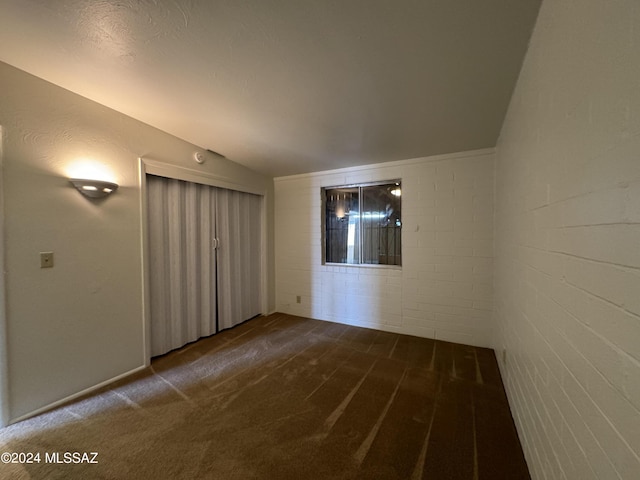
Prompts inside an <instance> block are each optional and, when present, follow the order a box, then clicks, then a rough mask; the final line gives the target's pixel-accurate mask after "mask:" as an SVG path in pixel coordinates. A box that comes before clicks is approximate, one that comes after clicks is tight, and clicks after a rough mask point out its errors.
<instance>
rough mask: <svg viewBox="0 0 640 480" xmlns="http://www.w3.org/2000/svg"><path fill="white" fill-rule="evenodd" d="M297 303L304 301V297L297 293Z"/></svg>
mask: <svg viewBox="0 0 640 480" xmlns="http://www.w3.org/2000/svg"><path fill="white" fill-rule="evenodd" d="M296 303H302V297H301V296H300V295H296Z"/></svg>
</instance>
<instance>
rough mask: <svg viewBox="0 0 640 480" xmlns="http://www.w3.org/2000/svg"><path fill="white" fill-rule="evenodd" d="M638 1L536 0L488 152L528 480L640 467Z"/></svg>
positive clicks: (510, 376) (503, 330)
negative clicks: (527, 40)
mask: <svg viewBox="0 0 640 480" xmlns="http://www.w3.org/2000/svg"><path fill="white" fill-rule="evenodd" d="M638 52H640V3H639V2H637V1H636V0H626V1H625V0H621V1H606V0H587V1H580V2H571V1H566V0H545V1H544V2H543V4H542V7H541V11H540V14H539V18H538V22H537V25H536V28H535V31H534V34H533V37H532V40H531V45H530V48H529V52H528V54H527V57H526V59H525V62H524V65H523V69H522V71H521V74H520V78H519V81H518V84H517V86H516V89H515V92H514V95H513V98H512V100H511V105H510V107H509V111H508V114H507V118H506V121H505V124H504V126H503V129H502V133H501V136H500V140H499V142H498V146H497V152H496V156H497V158H496V202H495V205H496V210H495V217H496V223H495V242H496V243H495V253H496V258H495V272H494V274H495V278H496V281H495V290H496V291H495V326H496V337H495V343H494V348H495V349H496V350H498V351H502V349H503V348H504V349H506V352H507V361H506V363H502V364H501V369H502V375H503V379H504V381H505V384H506V385H505V386H506V389H507V392H508V396H509V400H510V404H511V409H512V412H513V415H514V418H515V421H516V425H517V428H518V431H519V434H520V438H521V441H522V444H523V448H524V451H525V455H526V458H527V462H528V464H529V468H530V470H531V474H532V477H533V478H534V479H554V480H556V479H579V480H584V479H605V478H606V479H620V478H622V479H636V478H639V475H640V88H639V86H640V54H639V53H638Z"/></svg>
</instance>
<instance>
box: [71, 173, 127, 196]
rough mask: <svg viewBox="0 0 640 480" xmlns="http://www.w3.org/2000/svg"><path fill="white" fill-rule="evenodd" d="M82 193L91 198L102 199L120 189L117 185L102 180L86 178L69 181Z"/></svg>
mask: <svg viewBox="0 0 640 480" xmlns="http://www.w3.org/2000/svg"><path fill="white" fill-rule="evenodd" d="M69 181H70V182H71V183H73V186H74V187H76V188H77V189H78V191H79V192H80V193H82V194H83V195H84V196H86V197H89V198H102V197H106V196H107V195H110V194H111V193H113V192H115V191H116V190H117V189H118V184H117V183H112V182H104V181H102V180H88V179H84V178H71V179H69Z"/></svg>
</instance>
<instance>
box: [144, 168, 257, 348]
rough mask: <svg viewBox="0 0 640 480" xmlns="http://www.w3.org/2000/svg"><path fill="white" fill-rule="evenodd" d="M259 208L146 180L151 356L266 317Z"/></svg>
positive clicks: (235, 196)
mask: <svg viewBox="0 0 640 480" xmlns="http://www.w3.org/2000/svg"><path fill="white" fill-rule="evenodd" d="M261 202H262V198H261V197H260V196H257V195H251V194H248V193H242V192H236V191H231V190H226V189H221V188H215V187H211V186H208V185H201V184H196V183H191V182H185V181H181V180H174V179H169V178H164V177H159V176H155V175H147V217H148V238H149V242H148V259H149V277H150V278H149V289H150V292H149V296H150V318H151V355H152V356H156V355H162V354H164V353H167V352H168V351H170V350H173V349H176V348H179V347H181V346H183V345H185V344H187V343H189V342H192V341H195V340H197V339H198V338H200V337H204V336H208V335H212V334H214V333H216V332H217V331H219V330H223V329H225V328H229V327H232V326H234V325H237V324H238V323H241V322H243V321H244V320H247V319H249V318H252V317H254V316H255V315H258V314H260V313H261V300H260V265H261V261H260V255H261V253H260V252H261V240H260V239H261V234H260V228H261V227H260V225H261V220H260V219H261V213H260V210H261ZM216 246H218V249H217V250H216ZM216 252H217V253H216Z"/></svg>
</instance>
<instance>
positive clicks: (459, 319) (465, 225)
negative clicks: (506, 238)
mask: <svg viewBox="0 0 640 480" xmlns="http://www.w3.org/2000/svg"><path fill="white" fill-rule="evenodd" d="M493 170H494V155H493V150H483V151H476V152H466V153H459V154H455V155H443V156H437V157H429V158H421V159H414V160H405V161H399V162H389V163H383V164H378V165H369V166H365V167H355V168H349V169H342V170H333V171H330V172H320V173H314V174H310V175H296V176H292V177H281V178H277V179H276V180H275V217H276V291H277V294H276V303H277V309H278V311H280V312H283V313H290V314H295V315H302V316H306V317H311V318H316V319H321V320H330V321H335V322H342V323H347V324H350V325H358V326H364V327H370V328H377V329H381V330H387V331H393V332H398V333H406V334H411V335H417V336H422V337H428V338H437V339H440V340H447V341H453V342H459V343H465V344H470V345H476V346H485V347H486V346H489V345H490V343H491V341H490V339H491V315H492V310H493V267H492V265H493V183H494V182H493ZM397 178H400V179H402V257H403V259H402V263H403V265H402V267H401V268H400V267H382V266H373V267H372V266H342V265H323V264H322V249H323V245H322V221H323V220H322V219H323V216H322V215H323V213H322V200H321V188H322V187H330V186H338V185H346V184H352V183H365V182H373V181H383V180H393V179H397ZM297 296H300V297H301V302H300V303H296V297H297Z"/></svg>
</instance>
